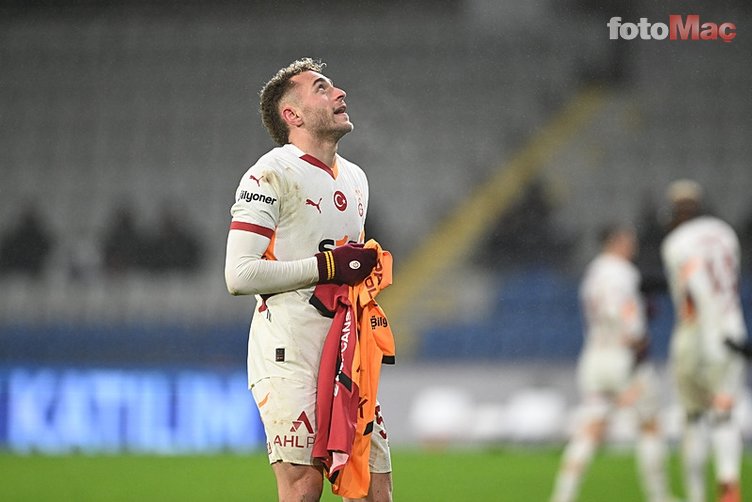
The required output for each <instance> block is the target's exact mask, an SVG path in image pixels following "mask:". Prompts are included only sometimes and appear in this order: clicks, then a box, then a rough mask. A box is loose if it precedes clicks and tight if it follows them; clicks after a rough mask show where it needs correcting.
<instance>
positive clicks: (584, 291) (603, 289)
mask: <svg viewBox="0 0 752 502" xmlns="http://www.w3.org/2000/svg"><path fill="white" fill-rule="evenodd" d="M639 287H640V274H639V272H638V271H637V268H636V267H635V266H634V265H633V264H632V263H631V262H629V261H627V260H625V259H623V258H621V257H619V256H616V255H613V254H609V253H601V254H600V255H598V256H597V257H596V258H595V259H594V260H593V261H592V262H590V264H589V265H588V267H587V269H586V270H585V275H584V277H583V280H582V284H581V286H580V301H581V303H582V309H583V313H584V317H585V323H586V325H587V328H586V344H587V345H588V346H591V347H593V348H597V347H599V348H616V347H626V346H627V345H629V344H631V343H632V342H634V341H637V340H639V339H640V338H642V337H643V336H644V335H645V314H644V305H643V302H642V298H641V296H640V292H639Z"/></svg>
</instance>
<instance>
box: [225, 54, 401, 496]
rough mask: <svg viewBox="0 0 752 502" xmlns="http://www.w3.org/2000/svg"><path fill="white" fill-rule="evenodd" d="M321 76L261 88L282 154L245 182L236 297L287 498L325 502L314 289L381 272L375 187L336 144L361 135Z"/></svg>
mask: <svg viewBox="0 0 752 502" xmlns="http://www.w3.org/2000/svg"><path fill="white" fill-rule="evenodd" d="M322 69H323V64H322V63H319V62H316V61H313V60H311V59H308V58H305V59H301V60H298V61H295V62H293V63H292V64H290V65H289V66H287V67H286V68H283V69H281V70H280V71H279V72H278V73H277V74H276V75H275V76H274V77H273V78H272V79H271V80H270V81H269V82H268V83H267V84H266V85H265V86H264V88H263V89H262V92H261V114H262V119H263V122H264V125H265V126H266V127H267V129H268V130H269V132H270V134H271V135H272V138H273V139H274V140H275V142H277V143H278V144H279V145H281V146H280V147H278V148H275V149H273V150H272V151H270V152H269V153H267V154H266V155H264V156H262V157H261V158H260V159H259V160H258V161H257V162H256V163H255V164H254V165H253V166H252V167H251V168H250V169H249V170H248V171H247V172H246V173H245V174H244V175H243V177H242V179H241V181H240V185H239V186H238V189H237V192H236V194H235V204H234V205H233V206H232V209H231V214H232V223H231V225H230V231H229V235H228V241H227V256H226V265H225V279H226V282H227V287H228V290H229V291H230V292H231V293H232V294H234V295H238V294H255V295H256V301H257V304H256V309H255V312H254V313H253V319H252V321H251V330H250V335H249V340H248V383H249V387H250V388H251V390H252V393H253V396H254V398H255V400H256V403H257V405H258V408H259V412H260V414H261V418H262V421H263V423H264V429H265V432H266V436H267V447H268V453H269V461H270V463H271V464H272V469H273V471H274V474H275V476H276V479H277V489H278V495H279V500H281V501H288V500H294V501H301V500H303V501H309V500H311V501H313V500H319V498H320V497H321V493H322V488H323V475H322V466H321V465H320V464H318V463H316V462H314V460H313V459H312V448H313V442H314V438H315V434H316V415H315V409H316V408H315V406H316V384H317V375H318V371H319V360H320V357H321V350H322V347H323V344H324V340H325V338H326V335H327V332H328V330H329V327H330V326H331V321H332V320H331V319H330V318H328V317H324V316H323V315H322V314H320V313H319V311H318V310H317V309H316V308H315V307H314V306H313V305H312V304H311V303H310V299H311V296H312V294H313V291H314V287H315V285H316V284H317V283H321V282H336V283H341V284H349V285H354V284H357V283H358V282H360V281H361V280H363V279H364V278H365V277H366V276H368V275H369V274H370V273H371V271H372V270H373V268H374V266H375V264H376V251H375V250H373V249H365V248H363V247H362V243H363V239H364V226H365V219H366V211H367V208H368V195H369V193H368V181H367V179H366V176H365V174H364V173H363V171H362V170H361V169H360V168H359V167H358V166H357V165H355V164H353V163H351V162H348V161H347V160H345V159H344V158H342V157H341V156H339V155H338V154H337V145H338V142H339V139H340V138H341V137H342V136H344V135H345V134H346V133H348V132H350V131H351V130H352V127H353V126H352V123H351V122H350V118H349V116H348V114H347V105H346V104H345V96H346V94H345V92H344V91H342V90H341V89H339V88H337V87H335V86H334V84H333V83H332V81H331V80H330V79H329V78H327V77H326V76H324V75H322V74H321V71H322ZM376 418H379V417H376ZM374 422H375V424H377V426H378V427H383V421H382V420H379V419H377V420H375V421H374ZM375 432H376V433H373V434H372V435H371V436H372V447H371V457H370V461H369V464H370V468H371V471H372V475H371V488H370V491H369V494H368V498H367V499H366V500H373V501H390V500H391V474H390V473H391V461H390V456H389V448H388V444H387V442H386V439H385V438H386V432H385V431H384V430H383V429H380V430H377V431H375Z"/></svg>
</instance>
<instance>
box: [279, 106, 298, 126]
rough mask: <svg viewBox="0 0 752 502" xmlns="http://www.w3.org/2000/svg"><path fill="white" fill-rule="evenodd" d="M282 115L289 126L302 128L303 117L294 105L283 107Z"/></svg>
mask: <svg viewBox="0 0 752 502" xmlns="http://www.w3.org/2000/svg"><path fill="white" fill-rule="evenodd" d="M280 115H281V116H282V120H284V121H285V123H286V124H287V125H288V126H294V127H300V126H301V125H302V124H303V117H301V116H300V113H298V110H297V109H296V108H295V107H294V106H293V105H292V104H285V105H282V110H280Z"/></svg>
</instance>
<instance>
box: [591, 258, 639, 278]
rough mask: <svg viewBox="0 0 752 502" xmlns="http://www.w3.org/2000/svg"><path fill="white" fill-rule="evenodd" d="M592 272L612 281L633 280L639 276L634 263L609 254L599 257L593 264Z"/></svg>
mask: <svg viewBox="0 0 752 502" xmlns="http://www.w3.org/2000/svg"><path fill="white" fill-rule="evenodd" d="M590 270H592V271H593V273H597V274H598V275H600V276H606V277H609V278H611V279H617V278H633V277H636V276H637V275H638V274H639V272H638V271H637V267H635V266H634V264H633V263H632V262H630V261H629V260H626V259H624V258H620V257H618V256H615V255H612V254H608V253H601V254H600V255H598V256H597V257H596V258H595V259H594V260H593V261H592V262H591V265H590Z"/></svg>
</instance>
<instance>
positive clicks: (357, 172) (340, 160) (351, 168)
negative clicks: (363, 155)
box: [337, 154, 366, 178]
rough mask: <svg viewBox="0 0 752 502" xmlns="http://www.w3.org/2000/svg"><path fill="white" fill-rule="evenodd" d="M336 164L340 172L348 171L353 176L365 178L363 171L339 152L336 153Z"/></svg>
mask: <svg viewBox="0 0 752 502" xmlns="http://www.w3.org/2000/svg"><path fill="white" fill-rule="evenodd" d="M337 166H338V168H339V170H340V172H348V173H351V174H352V175H353V176H357V177H362V178H366V173H365V171H364V170H363V169H362V168H361V167H360V166H359V165H358V164H356V163H355V162H353V161H351V160H348V159H346V158H344V157H343V156H341V155H340V154H337Z"/></svg>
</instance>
